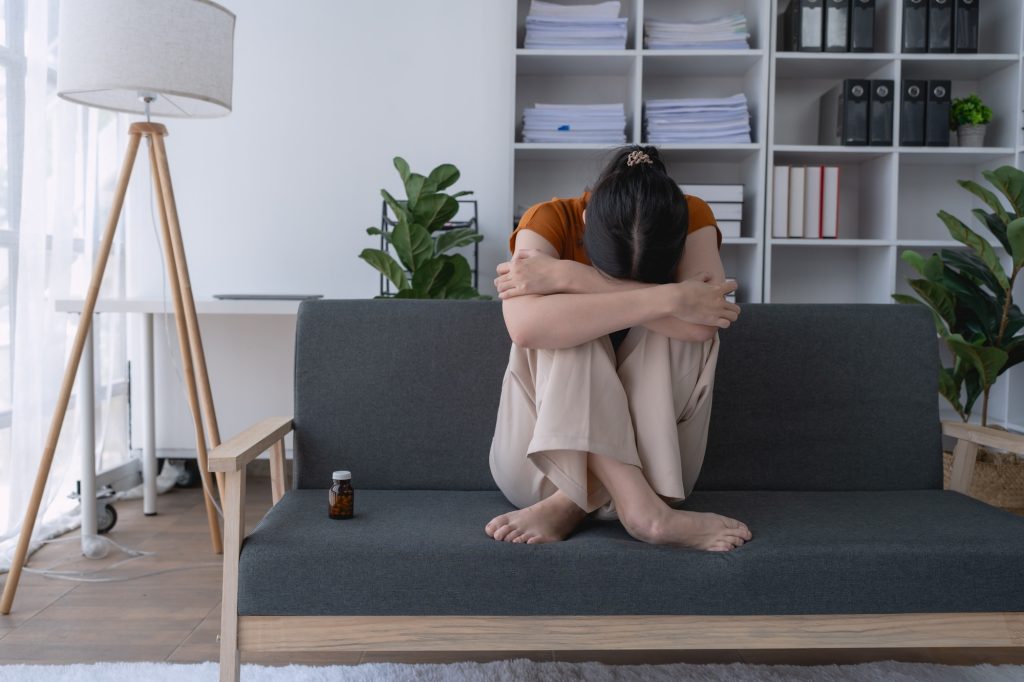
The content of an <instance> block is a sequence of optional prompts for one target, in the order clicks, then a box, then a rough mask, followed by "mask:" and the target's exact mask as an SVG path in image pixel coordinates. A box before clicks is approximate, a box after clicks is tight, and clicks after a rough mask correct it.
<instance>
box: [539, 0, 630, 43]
mask: <svg viewBox="0 0 1024 682" xmlns="http://www.w3.org/2000/svg"><path fill="white" fill-rule="evenodd" d="M621 9H622V3H621V2H620V1H619V0H609V1H608V2H599V3H597V4H596V5H559V4H556V3H553V2H544V1H543V0H532V1H531V2H530V12H529V14H528V15H527V16H526V41H525V42H524V44H523V46H524V47H526V48H527V49H531V50H564V49H570V50H572V49H575V50H622V49H625V47H626V31H627V28H626V23H627V21H628V19H626V18H625V17H622V18H619V11H620V10H621Z"/></svg>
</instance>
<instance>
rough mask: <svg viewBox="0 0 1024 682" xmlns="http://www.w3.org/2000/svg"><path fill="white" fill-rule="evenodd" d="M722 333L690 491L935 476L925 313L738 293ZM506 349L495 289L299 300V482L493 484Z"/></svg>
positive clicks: (851, 485) (931, 350)
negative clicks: (483, 297) (745, 299)
mask: <svg viewBox="0 0 1024 682" xmlns="http://www.w3.org/2000/svg"><path fill="white" fill-rule="evenodd" d="M720 338H721V343H722V346H721V351H720V354H719V362H718V369H717V372H716V380H715V391H714V398H713V400H714V402H713V407H712V416H711V426H710V434H709V437H708V446H707V451H706V455H705V459H704V465H703V468H702V471H701V475H700V478H699V479H698V481H697V483H696V486H695V487H696V488H697V489H706V490H753V489H758V490H773V489H774V490H886V489H928V488H941V486H942V469H941V466H942V460H941V435H940V429H939V412H938V379H937V361H938V344H937V340H936V335H935V328H934V326H933V323H932V320H931V317H930V313H929V312H928V311H927V310H925V309H924V308H922V307H919V306H904V305H895V304H849V305H825V304H820V305H819V304H751V303H748V304H744V305H743V312H742V314H741V316H740V321H739V323H737V324H736V325H734V326H733V327H731V328H729V329H725V330H722V331H721V332H720ZM510 348H511V341H510V339H509V336H508V332H507V331H506V329H505V324H504V319H503V317H502V313H501V302H500V301H441V300H389V301H381V300H318V301H306V302H303V303H302V305H301V306H300V309H299V317H298V325H297V329H296V344H295V426H296V431H295V486H296V487H299V488H326V487H328V486H329V485H330V482H331V472H332V471H334V470H336V469H349V470H351V471H352V475H353V484H354V485H355V486H356V487H357V488H367V489H374V488H404V489H410V488H417V489H428V490H429V489H453V490H496V489H497V486H496V485H495V483H494V480H493V478H492V477H491V473H490V467H489V464H488V452H489V449H490V443H491V438H492V436H493V433H494V425H495V417H496V414H497V408H498V399H499V396H500V391H501V383H502V378H503V376H504V373H505V368H506V367H507V364H508V357H509V350H510ZM424 513H429V510H424Z"/></svg>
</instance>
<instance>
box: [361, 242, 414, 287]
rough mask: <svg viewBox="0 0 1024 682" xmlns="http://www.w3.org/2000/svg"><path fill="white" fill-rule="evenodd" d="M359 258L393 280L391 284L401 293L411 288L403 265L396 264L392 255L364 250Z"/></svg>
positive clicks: (378, 250)
mask: <svg viewBox="0 0 1024 682" xmlns="http://www.w3.org/2000/svg"><path fill="white" fill-rule="evenodd" d="M359 257H360V258H362V259H363V260H364V261H366V262H367V263H369V264H370V265H372V266H373V267H374V268H376V269H377V270H378V271H379V272H381V273H382V274H383V275H384V276H385V277H387V278H388V279H389V280H391V283H392V284H394V285H395V286H396V287H398V289H399V291H401V290H402V289H408V288H409V280H408V279H406V277H405V271H404V270H403V269H402V266H401V265H399V264H398V263H396V262H395V259H394V258H392V257H391V254H388V253H385V252H383V251H381V250H380V249H363V250H362V251H361V252H360V253H359Z"/></svg>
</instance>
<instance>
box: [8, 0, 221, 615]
mask: <svg viewBox="0 0 1024 682" xmlns="http://www.w3.org/2000/svg"><path fill="white" fill-rule="evenodd" d="M234 30H235V16H234V14H232V13H231V12H229V11H228V10H226V9H225V8H223V7H221V6H220V5H217V4H216V3H213V2H210V1H209V0H146V1H145V2H141V1H139V0H62V2H61V7H60V36H59V38H58V41H59V42H58V50H59V64H58V72H57V92H58V95H60V96H61V97H62V98H64V99H66V100H70V101H72V102H77V103H79V104H84V105H86V106H92V107H99V108H102V109H111V110H114V111H123V112H129V113H144V114H145V115H146V122H144V123H143V122H139V123H133V124H132V125H131V127H130V128H129V134H128V149H127V152H126V153H125V158H124V163H123V165H122V167H121V171H120V175H119V177H118V181H117V186H116V189H115V191H114V200H113V203H112V205H111V209H110V218H109V220H108V222H107V224H106V227H105V230H104V232H103V236H102V239H101V241H100V246H99V250H98V252H97V256H96V262H95V265H94V268H93V273H92V278H91V280H90V282H89V288H88V291H87V293H86V298H85V304H84V306H83V307H82V315H81V319H80V321H79V324H78V331H77V332H76V334H75V339H74V343H73V344H72V348H71V356H70V358H69V360H68V364H67V367H66V368H65V370H64V379H63V382H62V383H61V388H60V394H59V397H58V399H57V405H56V407H55V409H54V413H53V420H52V421H51V423H50V430H49V432H48V434H47V438H46V444H45V447H44V450H43V456H42V459H41V460H40V462H39V470H38V473H37V475H36V480H35V486H34V487H33V489H32V495H31V497H30V499H29V504H28V509H27V511H26V512H25V519H24V521H23V523H22V526H21V535H20V536H19V538H18V544H17V547H16V549H15V554H14V558H13V560H12V562H11V570H10V573H9V574H8V576H7V583H6V584H5V585H4V591H3V598H2V600H0V613H3V614H7V613H10V610H11V604H12V602H13V601H14V593H15V591H16V590H17V587H18V580H19V578H20V576H21V569H22V567H23V566H24V564H25V559H26V557H27V554H28V547H29V542H30V540H31V537H32V531H33V529H34V527H35V522H36V517H37V516H38V514H39V506H40V504H41V501H42V496H43V490H44V488H45V487H46V481H47V478H48V477H49V474H50V466H51V464H52V463H53V456H54V453H55V451H56V448H57V440H58V438H59V437H60V431H61V426H62V424H63V422H64V417H65V414H66V412H67V408H68V403H69V401H70V399H71V390H72V388H73V387H74V383H75V376H76V374H77V372H78V365H79V363H80V361H81V358H82V349H83V347H84V345H85V341H86V337H87V336H88V334H89V330H90V328H91V326H92V319H93V311H94V310H95V307H96V299H97V298H98V296H99V290H100V284H101V283H102V281H103V273H104V271H105V270H106V266H107V259H108V257H109V255H110V248H111V245H112V243H113V240H114V233H115V232H116V230H117V225H118V222H120V217H121V209H122V207H123V205H124V199H125V194H126V192H127V190H128V181H129V179H130V177H131V173H132V168H133V167H134V165H135V159H136V156H137V154H138V151H139V145H140V144H141V141H142V139H143V138H145V139H146V141H147V143H148V145H149V158H150V170H151V174H152V177H153V185H154V188H155V197H156V202H157V215H158V216H159V223H160V225H159V227H160V230H159V232H160V242H161V244H160V247H161V250H162V252H163V257H164V261H165V263H166V268H167V277H168V280H169V284H170V292H171V298H172V300H173V304H174V318H175V323H176V327H177V332H178V345H179V348H180V350H181V364H182V373H183V374H184V380H185V390H186V393H187V397H188V403H189V409H190V411H191V413H192V421H193V425H194V428H195V440H196V456H197V458H198V460H199V461H198V463H199V470H200V475H201V477H202V481H203V490H204V498H205V501H206V514H207V519H208V521H209V525H210V536H211V540H212V543H213V550H214V552H216V553H218V554H219V553H221V552H222V545H221V536H220V526H219V525H218V524H219V522H218V519H217V512H216V508H215V506H214V503H213V497H212V496H213V494H214V486H213V482H212V480H211V478H210V474H209V472H208V471H207V465H206V455H207V441H206V439H207V437H209V440H210V445H211V447H216V446H217V445H219V444H220V434H219V432H218V428H217V416H216V413H215V411H214V407H213V397H212V394H211V392H210V382H209V376H208V374H207V371H206V359H205V355H204V353H203V344H202V339H201V337H200V334H199V324H198V319H197V317H196V309H195V301H194V300H193V297H192V287H191V283H190V280H189V274H188V264H187V263H186V261H185V249H184V245H183V243H182V238H181V227H180V225H179V223H178V210H177V206H176V204H175V201H174V190H173V188H172V186H171V174H170V167H169V165H168V162H167V151H166V148H165V147H164V137H166V135H167V128H165V127H164V126H163V125H162V124H160V123H153V122H151V121H150V115H156V116H169V117H212V116H222V115H225V114H227V113H229V112H230V111H231V83H232V68H233V65H232V62H233V42H234ZM204 418H205V421H206V430H205V431H204V428H203V422H204ZM218 487H219V486H218ZM81 502H82V504H92V503H93V500H86V499H82V500H81Z"/></svg>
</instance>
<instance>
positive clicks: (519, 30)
mask: <svg viewBox="0 0 1024 682" xmlns="http://www.w3.org/2000/svg"><path fill="white" fill-rule="evenodd" d="M558 4H560V5H592V4H594V0H558ZM529 12H530V0H517V2H516V48H518V49H520V50H523V49H525V48H524V47H523V45H524V42H525V40H526V15H527V14H529ZM619 16H620V17H627V18H628V19H629V22H628V23H627V24H626V48H627V49H633V48H635V47H636V36H637V33H638V32H639V29H640V21H641V20H640V0H622V10H621V11H620V13H619ZM552 51H554V50H552ZM566 51H567V52H568V51H569V50H566Z"/></svg>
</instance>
